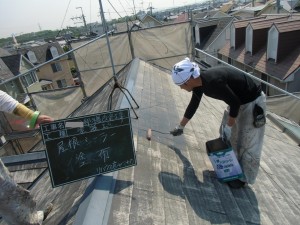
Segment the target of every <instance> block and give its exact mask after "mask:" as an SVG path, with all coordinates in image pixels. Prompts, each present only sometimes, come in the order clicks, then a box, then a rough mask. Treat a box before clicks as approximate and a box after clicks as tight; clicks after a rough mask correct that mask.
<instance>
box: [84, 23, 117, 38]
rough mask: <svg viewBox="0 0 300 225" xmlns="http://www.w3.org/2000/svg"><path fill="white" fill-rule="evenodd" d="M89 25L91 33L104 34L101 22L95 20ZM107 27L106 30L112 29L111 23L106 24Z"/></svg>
mask: <svg viewBox="0 0 300 225" xmlns="http://www.w3.org/2000/svg"><path fill="white" fill-rule="evenodd" d="M89 26H90V31H91V33H92V34H95V35H99V36H100V35H103V34H105V32H104V28H103V26H102V24H100V23H98V22H96V23H91V24H89ZM107 28H108V31H110V30H112V29H114V28H113V26H111V25H108V26H107Z"/></svg>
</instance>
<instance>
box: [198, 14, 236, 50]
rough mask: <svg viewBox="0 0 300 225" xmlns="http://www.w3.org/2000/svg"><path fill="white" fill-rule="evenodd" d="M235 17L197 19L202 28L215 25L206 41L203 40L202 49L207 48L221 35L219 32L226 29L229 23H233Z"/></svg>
mask: <svg viewBox="0 0 300 225" xmlns="http://www.w3.org/2000/svg"><path fill="white" fill-rule="evenodd" d="M233 19H234V18H233V17H223V18H214V19H207V20H199V21H196V23H197V24H198V26H199V28H200V29H201V28H202V27H208V26H215V29H214V30H213V32H212V33H211V34H210V36H209V37H208V38H207V39H206V41H204V42H201V49H206V48H207V47H208V46H209V45H210V44H211V43H212V42H213V41H214V40H215V39H216V38H217V37H218V36H219V34H220V33H222V32H223V31H224V29H225V28H226V27H227V25H228V24H229V23H231V21H233Z"/></svg>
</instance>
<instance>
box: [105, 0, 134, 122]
mask: <svg viewBox="0 0 300 225" xmlns="http://www.w3.org/2000/svg"><path fill="white" fill-rule="evenodd" d="M99 5H100V16H101V20H102V26H103V27H104V32H105V37H106V42H107V47H108V52H109V57H110V61H111V68H112V71H113V79H114V86H113V89H112V91H111V93H110V95H109V98H108V105H107V110H111V105H112V96H113V93H114V91H115V90H116V89H117V88H119V89H120V91H121V92H122V93H123V94H124V95H125V97H126V99H127V101H128V103H129V105H130V107H131V109H132V111H133V113H134V115H135V117H136V119H138V116H137V114H136V112H135V110H134V108H133V106H132V104H131V102H130V100H129V98H128V96H127V95H126V92H127V93H128V94H129V95H130V97H131V99H132V100H133V101H134V103H135V104H136V106H137V107H136V108H139V105H138V104H137V102H136V101H135V99H134V98H133V96H132V95H131V94H130V92H129V91H128V90H127V89H126V88H125V87H123V86H122V85H121V84H120V83H119V81H118V79H117V76H116V71H115V66H114V61H113V57H112V53H111V48H110V43H109V39H108V34H107V26H106V21H105V17H104V13H103V7H102V1H101V0H99ZM125 91H126V92H125Z"/></svg>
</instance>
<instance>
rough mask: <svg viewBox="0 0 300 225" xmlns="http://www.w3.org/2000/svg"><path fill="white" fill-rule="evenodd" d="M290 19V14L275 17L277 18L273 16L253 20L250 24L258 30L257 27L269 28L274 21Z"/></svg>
mask: <svg viewBox="0 0 300 225" xmlns="http://www.w3.org/2000/svg"><path fill="white" fill-rule="evenodd" d="M288 19H289V17H288V16H282V17H280V16H279V17H275V18H272V19H265V20H263V21H261V20H258V21H255V20H254V21H251V22H250V25H251V27H252V29H253V30H256V29H263V28H268V27H271V25H272V24H273V23H276V24H277V23H279V22H283V21H287V20H288Z"/></svg>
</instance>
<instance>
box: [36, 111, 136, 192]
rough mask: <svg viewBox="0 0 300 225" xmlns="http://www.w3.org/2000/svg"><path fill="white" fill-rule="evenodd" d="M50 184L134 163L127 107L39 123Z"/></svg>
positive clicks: (67, 182)
mask: <svg viewBox="0 0 300 225" xmlns="http://www.w3.org/2000/svg"><path fill="white" fill-rule="evenodd" d="M40 130H41V134H42V137H43V142H44V144H45V145H46V157H47V161H48V166H49V172H50V177H51V182H52V186H53V187H58V186H61V185H65V184H69V183H72V182H75V181H79V180H82V179H87V178H90V177H94V176H97V175H99V174H105V173H109V172H113V171H117V170H121V169H124V168H128V167H131V166H135V165H136V164H137V162H136V155H135V149H134V143H133V136H132V126H131V118H130V111H129V109H128V108H126V109H120V110H115V111H109V112H104V113H98V114H91V115H86V116H81V117H73V118H67V119H62V120H56V121H54V122H51V123H46V124H41V125H40Z"/></svg>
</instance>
